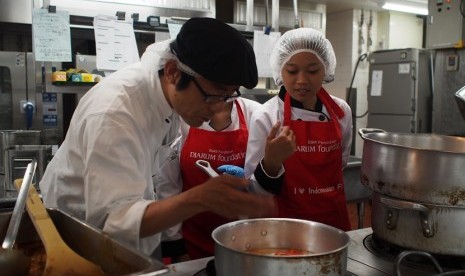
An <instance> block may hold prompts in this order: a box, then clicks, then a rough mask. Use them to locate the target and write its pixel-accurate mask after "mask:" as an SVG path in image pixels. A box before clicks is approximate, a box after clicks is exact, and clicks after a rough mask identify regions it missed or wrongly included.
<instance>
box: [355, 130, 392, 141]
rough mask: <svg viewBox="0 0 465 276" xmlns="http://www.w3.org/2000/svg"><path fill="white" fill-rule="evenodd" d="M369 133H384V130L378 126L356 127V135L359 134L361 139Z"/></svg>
mask: <svg viewBox="0 0 465 276" xmlns="http://www.w3.org/2000/svg"><path fill="white" fill-rule="evenodd" d="M369 133H386V131H385V130H383V129H380V128H365V127H362V128H359V129H358V135H360V137H362V138H363V139H365V136H366V135H367V134H369Z"/></svg>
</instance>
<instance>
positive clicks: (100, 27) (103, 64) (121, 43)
mask: <svg viewBox="0 0 465 276" xmlns="http://www.w3.org/2000/svg"><path fill="white" fill-rule="evenodd" d="M94 32H95V48H96V51H97V69H98V70H101V71H115V70H119V69H121V68H123V67H125V66H127V65H130V64H132V63H135V62H138V61H139V60H140V59H139V51H138V49H137V44H136V37H135V35H134V29H133V26H132V18H130V19H128V20H118V19H117V17H116V16H111V15H97V16H95V17H94Z"/></svg>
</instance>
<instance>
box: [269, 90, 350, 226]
mask: <svg viewBox="0 0 465 276" xmlns="http://www.w3.org/2000/svg"><path fill="white" fill-rule="evenodd" d="M317 97H318V98H319V99H320V100H321V101H322V103H323V104H324V106H325V107H326V109H327V110H328V112H329V115H330V117H331V119H330V120H329V121H328V122H320V121H301V120H291V100H290V96H289V94H288V93H286V95H285V100H284V125H288V126H290V127H291V129H292V130H293V131H294V133H295V136H296V143H297V151H296V152H295V153H294V154H293V155H292V156H291V157H290V158H288V159H287V160H286V161H285V162H284V168H285V170H286V173H285V177H284V186H283V190H282V193H281V195H279V196H278V197H277V199H278V206H279V216H281V217H290V218H298V219H306V220H313V221H317V222H321V223H325V224H328V225H331V226H334V227H337V228H339V229H341V230H344V231H348V230H350V229H351V227H350V222H349V216H348V213H347V205H346V199H345V194H344V184H343V174H342V148H341V140H342V134H341V129H340V126H339V123H338V120H337V119H338V118H342V117H343V116H344V112H343V110H342V109H341V108H340V107H339V106H338V105H337V104H336V103H335V102H334V101H333V99H332V98H331V96H330V95H329V94H328V93H327V92H326V91H325V90H324V89H323V88H321V90H320V91H319V92H318V94H317Z"/></svg>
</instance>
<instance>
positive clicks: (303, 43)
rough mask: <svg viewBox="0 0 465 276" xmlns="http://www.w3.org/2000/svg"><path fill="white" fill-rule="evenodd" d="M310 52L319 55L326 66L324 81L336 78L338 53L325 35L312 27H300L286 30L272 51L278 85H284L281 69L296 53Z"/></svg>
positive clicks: (273, 67) (271, 63)
mask: <svg viewBox="0 0 465 276" xmlns="http://www.w3.org/2000/svg"><path fill="white" fill-rule="evenodd" d="M302 52H308V53H312V54H314V55H316V56H317V58H318V59H319V60H320V62H321V63H322V64H323V66H324V68H325V78H324V80H323V81H324V82H326V83H327V82H332V81H333V80H334V71H335V69H336V55H335V54H334V50H333V46H332V45H331V43H330V42H329V40H327V39H326V38H325V36H324V35H323V34H322V33H321V32H319V31H317V30H315V29H311V28H299V29H294V30H290V31H287V32H285V33H284V34H283V35H282V36H281V37H280V39H279V40H278V42H276V45H275V47H274V49H273V51H272V52H271V56H270V65H271V70H272V72H273V78H274V81H275V83H276V85H278V86H281V85H283V80H282V76H281V70H282V69H283V66H284V65H285V64H286V62H288V61H289V60H290V59H291V57H292V56H293V55H295V54H298V53H302Z"/></svg>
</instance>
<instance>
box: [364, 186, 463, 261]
mask: <svg viewBox="0 0 465 276" xmlns="http://www.w3.org/2000/svg"><path fill="white" fill-rule="evenodd" d="M372 204H373V205H372V218H371V220H372V223H371V227H372V228H373V232H374V233H375V234H376V235H377V236H378V237H380V238H381V239H383V240H385V241H388V242H390V243H392V244H395V245H398V246H401V247H404V248H408V249H413V250H420V251H427V252H430V253H436V254H441V255H456V256H465V219H464V215H465V207H459V206H450V205H434V204H424V203H417V202H412V201H406V200H400V199H396V198H392V197H388V196H385V195H381V194H380V193H373V198H372Z"/></svg>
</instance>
